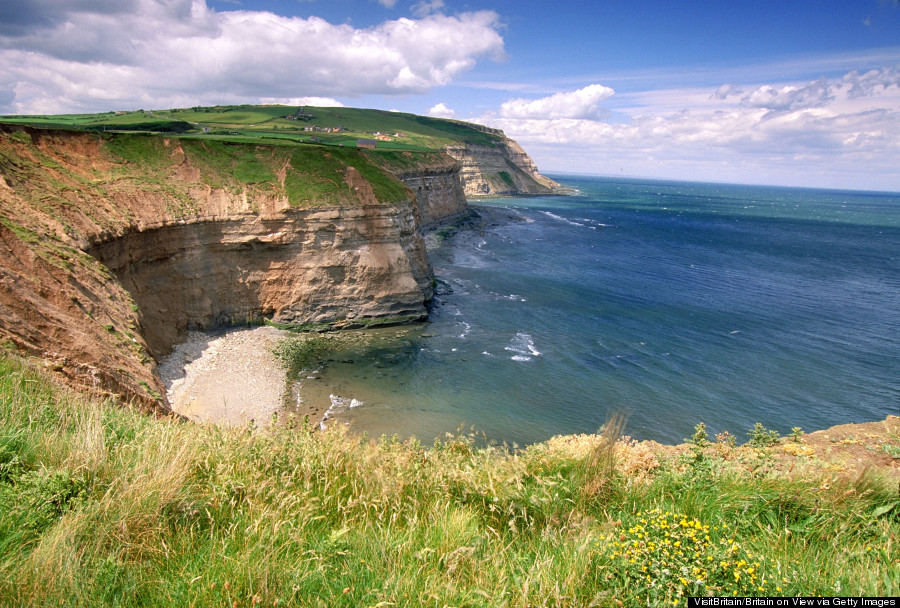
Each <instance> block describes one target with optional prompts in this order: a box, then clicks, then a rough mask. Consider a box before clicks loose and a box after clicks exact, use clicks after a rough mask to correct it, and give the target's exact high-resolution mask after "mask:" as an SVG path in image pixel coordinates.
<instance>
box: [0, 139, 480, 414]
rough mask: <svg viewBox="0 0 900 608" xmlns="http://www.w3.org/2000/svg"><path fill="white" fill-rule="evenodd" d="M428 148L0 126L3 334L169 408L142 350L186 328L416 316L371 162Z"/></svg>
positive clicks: (398, 237)
mask: <svg viewBox="0 0 900 608" xmlns="http://www.w3.org/2000/svg"><path fill="white" fill-rule="evenodd" d="M441 156H442V157H443V161H442V164H440V166H439V167H438V171H437V175H438V176H440V174H441V171H443V173H444V174H445V175H450V174H452V173H453V171H455V169H456V165H455V163H454V162H453V161H452V160H451V159H448V158H446V157H444V156H443V155H441ZM376 161H377V162H376ZM427 163H428V158H426V159H425V163H424V164H422V165H421V166H418V165H417V166H409V163H407V165H404V166H402V167H401V166H400V165H397V163H394V164H393V165H392V164H391V161H390V159H389V158H388V159H387V160H385V159H384V158H381V157H379V158H376V159H375V160H373V158H372V157H371V155H370V154H369V153H368V152H367V151H364V150H355V149H344V148H337V147H334V148H324V147H313V146H261V145H254V144H236V143H230V142H221V141H218V142H217V141H203V140H196V139H195V140H188V139H185V140H180V139H168V138H163V137H158V136H140V135H114V136H111V135H102V134H91V133H84V132H71V131H53V130H49V131H48V130H41V129H33V128H28V127H21V126H4V125H0V343H2V344H3V345H4V346H6V347H7V348H15V349H16V350H19V351H23V352H25V353H28V354H30V355H32V356H36V357H39V358H41V359H43V360H44V362H45V364H46V365H47V367H48V368H50V369H52V370H53V371H55V372H57V373H58V374H60V375H62V377H64V378H65V379H66V380H67V381H68V382H69V384H71V385H74V386H76V387H78V388H81V389H89V390H92V391H97V392H100V393H107V394H113V395H116V396H117V397H119V398H122V399H124V400H126V401H136V402H137V403H139V404H142V405H143V406H144V407H146V408H148V409H151V410H157V411H167V410H168V404H167V403H166V401H165V397H164V396H163V395H164V390H163V388H162V385H161V382H160V380H159V375H158V373H157V368H156V357H158V356H160V355H162V354H165V353H166V352H168V350H169V349H170V348H171V347H172V345H173V344H174V342H175V341H177V339H178V338H179V336H180V335H181V334H182V333H183V332H184V331H185V330H186V329H188V328H199V329H208V328H214V327H218V326H227V325H240V324H253V323H263V322H274V323H278V324H288V325H299V324H305V323H329V322H331V323H333V322H342V323H345V324H350V323H353V324H362V325H365V324H372V323H384V322H404V321H410V320H416V319H421V318H423V317H425V316H426V314H427V311H426V307H425V304H426V302H427V301H428V300H429V299H430V298H431V295H432V281H433V276H432V273H431V269H430V267H429V266H428V264H427V261H426V258H425V247H424V241H423V239H422V235H421V231H420V222H421V219H420V216H419V207H418V202H417V201H418V199H417V196H416V195H415V194H414V193H413V191H412V190H411V189H410V187H409V186H407V185H406V184H405V183H404V182H403V181H401V180H400V179H399V178H398V177H396V176H395V175H394V174H393V173H391V171H389V170H387V169H386V167H387V168H390V167H391V166H393V167H394V168H395V169H397V171H398V172H399V171H400V169H404V170H406V171H407V172H411V173H416V172H418V176H419V179H420V180H425V178H426V174H427V171H428V167H427ZM451 181H452V180H451ZM435 194H437V193H435ZM422 198H423V201H424V202H425V203H428V198H429V197H427V196H424V195H423V196H422ZM431 198H435V196H432V197H431ZM436 198H438V199H440V198H441V197H440V196H437V197H436ZM450 199H452V197H450ZM446 204H447V205H448V207H447V208H448V209H450V208H452V207H453V205H456V206H459V205H460V204H462V205H463V206H464V205H465V199H464V198H463V199H462V202H461V203H460V201H459V200H449V199H448V201H446ZM441 212H442V211H441V206H440V204H438V203H435V206H434V207H433V208H429V210H428V213H429V214H431V216H432V219H433V220H435V219H437V215H438V214H440V213H441Z"/></svg>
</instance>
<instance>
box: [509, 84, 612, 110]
mask: <svg viewBox="0 0 900 608" xmlns="http://www.w3.org/2000/svg"><path fill="white" fill-rule="evenodd" d="M614 93H615V91H613V90H612V89H611V88H609V87H605V86H603V85H600V84H592V85H588V86H586V87H584V88H583V89H578V90H577V91H567V92H563V93H556V94H554V95H551V96H550V97H543V98H541V99H511V100H509V101H507V102H505V103H503V105H501V106H500V116H502V117H504V118H515V119H554V118H596V117H597V116H598V115H599V114H600V113H601V110H600V102H601V101H604V100H606V99H609V98H610V97H612V96H613V94H614Z"/></svg>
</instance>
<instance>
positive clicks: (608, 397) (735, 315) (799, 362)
mask: <svg viewBox="0 0 900 608" xmlns="http://www.w3.org/2000/svg"><path fill="white" fill-rule="evenodd" d="M556 179H557V180H558V181H560V182H561V183H563V184H565V185H566V186H568V187H571V188H573V189H574V190H575V191H576V193H575V194H573V195H571V196H553V197H534V198H504V199H496V200H483V201H478V202H477V204H476V205H475V206H474V208H475V209H476V211H478V210H479V209H480V210H481V213H482V215H483V217H484V220H485V222H484V227H483V229H481V230H474V231H460V232H457V233H456V234H454V235H452V236H450V237H448V238H445V239H443V241H442V242H441V245H440V246H439V247H436V248H434V249H433V250H432V251H431V254H430V255H431V260H432V264H433V265H434V267H435V274H436V276H437V280H438V289H437V291H438V295H437V297H436V299H435V304H434V308H433V310H432V314H431V317H430V321H429V322H428V323H426V324H425V325H424V326H420V327H412V328H405V329H396V328H393V329H388V330H381V331H380V332H376V333H375V334H373V335H372V338H371V339H369V340H366V341H363V342H358V343H355V345H353V346H352V347H348V350H347V351H346V352H343V353H339V354H337V355H336V356H335V357H334V360H333V361H332V362H330V363H328V364H327V365H325V366H324V367H322V368H320V369H318V370H309V371H308V372H305V373H304V374H303V375H302V378H301V379H300V395H301V398H302V395H303V394H304V391H307V393H308V395H309V396H310V398H312V395H313V392H312V390H311V387H313V386H314V387H315V389H316V391H318V392H317V394H318V395H320V397H319V398H320V399H321V398H322V397H321V395H325V397H324V398H325V399H327V403H324V404H322V407H323V408H327V409H328V415H327V418H326V420H325V422H324V424H325V425H332V424H343V425H348V426H350V427H351V428H352V429H353V430H355V431H357V432H360V433H361V432H364V431H365V432H367V433H368V434H369V436H370V437H377V436H379V435H382V434H385V435H389V436H390V435H394V434H396V435H399V436H400V437H401V438H406V437H410V436H415V437H417V438H418V439H420V440H422V441H423V442H429V443H430V441H431V440H432V439H433V438H434V437H435V436H439V435H442V434H444V433H446V432H455V431H457V429H459V428H465V429H466V430H467V431H468V430H470V429H474V430H475V431H476V432H478V433H480V434H483V435H484V436H485V437H486V438H487V439H489V440H492V441H496V442H499V443H502V442H507V443H510V444H513V443H515V444H519V445H524V444H529V443H533V442H536V441H541V440H544V439H547V438H549V437H551V436H553V435H557V434H562V433H565V434H568V433H582V432H595V431H597V430H598V428H599V427H600V426H601V425H602V424H603V423H604V421H605V420H606V418H607V416H608V414H610V412H613V411H621V412H624V413H626V414H627V415H628V425H627V428H626V433H627V434H629V435H631V436H633V437H636V438H639V439H656V440H659V441H663V442H680V441H682V440H683V439H684V438H685V437H689V436H690V434H691V432H692V430H693V427H694V425H695V424H696V423H697V422H699V421H704V422H705V423H706V424H707V426H708V428H709V430H710V431H711V432H713V433H715V432H719V431H721V430H729V431H730V432H731V433H733V434H735V435H737V436H738V439H739V440H745V439H746V432H747V430H748V429H749V428H750V427H751V426H753V424H754V423H756V422H761V423H762V424H764V425H765V426H766V427H769V428H772V429H776V430H778V431H780V432H781V433H788V432H790V430H791V428H792V427H795V426H800V427H802V428H803V429H804V430H807V431H810V430H815V429H820V428H825V427H828V426H832V425H835V424H842V423H847V422H864V421H871V420H879V419H883V418H884V417H885V416H886V415H888V414H895V415H898V414H900V195H896V194H879V193H863V192H843V191H826V190H809V189H786V188H772V187H757V186H732V185H718V184H700V183H679V182H656V181H638V180H624V179H608V178H587V177H571V176H559V177H557V178H556ZM304 387H305V388H304ZM307 389H309V390H307Z"/></svg>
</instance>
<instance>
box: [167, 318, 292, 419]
mask: <svg viewBox="0 0 900 608" xmlns="http://www.w3.org/2000/svg"><path fill="white" fill-rule="evenodd" d="M287 335H289V334H288V332H285V331H283V330H280V329H277V328H274V327H253V328H246V329H234V330H229V331H223V332H218V333H212V334H211V333H206V332H200V331H191V332H188V334H187V335H186V337H185V340H184V341H183V342H181V343H180V344H178V345H177V346H176V347H175V349H174V350H173V351H172V353H171V354H169V355H168V356H167V357H165V358H164V359H163V360H162V361H161V362H160V365H159V372H160V376H161V377H162V380H163V383H164V385H165V387H166V395H167V397H168V399H169V403H170V405H171V406H172V409H173V410H175V411H176V412H177V413H179V414H181V415H183V416H185V417H187V418H188V419H190V420H193V421H196V422H212V423H217V424H234V425H240V424H247V423H249V422H250V421H251V420H252V421H254V422H256V423H257V424H264V423H266V422H268V421H270V420H271V419H272V416H273V414H275V412H278V411H280V410H281V409H282V408H283V404H284V393H285V372H284V368H283V367H282V365H281V362H280V361H279V360H278V359H277V357H276V356H275V354H274V352H273V349H274V348H275V345H276V344H277V342H278V341H279V340H280V339H282V338H284V337H285V336H287Z"/></svg>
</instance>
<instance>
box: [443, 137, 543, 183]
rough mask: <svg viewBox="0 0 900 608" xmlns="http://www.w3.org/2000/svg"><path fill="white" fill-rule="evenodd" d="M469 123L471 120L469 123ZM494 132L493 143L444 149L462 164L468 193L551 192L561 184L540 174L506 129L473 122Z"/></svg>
mask: <svg viewBox="0 0 900 608" xmlns="http://www.w3.org/2000/svg"><path fill="white" fill-rule="evenodd" d="M466 124H468V123H466ZM468 126H469V127H472V128H475V129H477V130H479V131H482V132H485V133H488V134H489V135H491V136H492V137H491V139H490V143H470V142H463V143H456V144H451V145H448V146H445V147H444V151H445V152H446V153H447V154H448V155H449V156H451V157H452V158H453V159H455V160H456V161H457V162H459V164H460V179H461V180H462V182H463V187H464V190H465V194H466V196H471V197H477V196H495V195H514V194H515V195H521V194H552V193H553V192H554V191H555V190H556V189H557V188H559V187H560V186H559V184H558V183H556V182H555V181H553V180H552V179H550V178H548V177H546V176H544V175H541V173H540V172H539V171H538V168H537V165H535V164H534V161H532V160H531V158H530V157H529V156H528V154H526V153H525V150H523V149H522V147H521V146H520V145H519V144H518V143H516V142H515V141H513V140H512V139H509V138H508V137H506V135H504V133H503V131H500V130H498V129H490V128H488V127H481V126H480V125H471V124H468Z"/></svg>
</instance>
